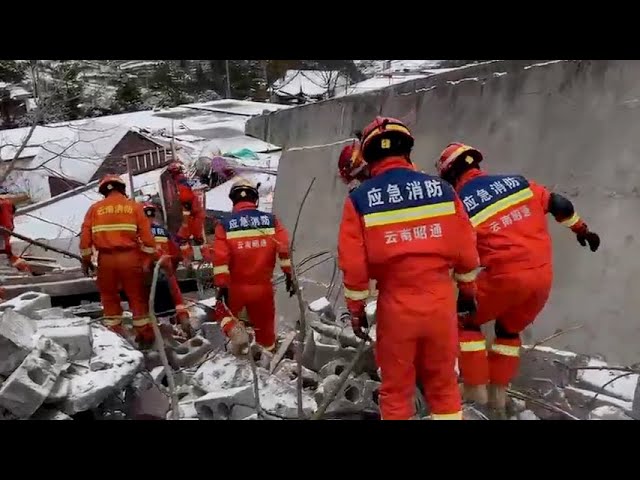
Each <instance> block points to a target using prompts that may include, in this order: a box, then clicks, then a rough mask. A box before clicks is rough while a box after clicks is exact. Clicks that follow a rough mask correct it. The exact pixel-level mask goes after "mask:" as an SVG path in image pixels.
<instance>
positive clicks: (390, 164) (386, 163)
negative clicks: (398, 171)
mask: <svg viewBox="0 0 640 480" xmlns="http://www.w3.org/2000/svg"><path fill="white" fill-rule="evenodd" d="M394 168H404V169H406V170H415V167H414V166H413V164H412V163H410V162H408V161H407V159H406V158H405V157H400V156H393V157H387V158H385V159H383V160H379V161H378V162H375V163H374V164H373V165H371V176H372V177H375V176H378V175H382V174H383V173H385V172H387V171H389V170H392V169H394Z"/></svg>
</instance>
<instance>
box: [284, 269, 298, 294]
mask: <svg viewBox="0 0 640 480" xmlns="http://www.w3.org/2000/svg"><path fill="white" fill-rule="evenodd" d="M284 281H285V285H286V289H287V293H288V294H289V298H291V297H293V296H294V295H295V294H296V293H297V291H298V289H297V288H296V286H295V285H294V283H293V277H292V276H291V274H290V273H285V274H284Z"/></svg>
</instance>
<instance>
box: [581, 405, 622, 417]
mask: <svg viewBox="0 0 640 480" xmlns="http://www.w3.org/2000/svg"><path fill="white" fill-rule="evenodd" d="M587 419H588V420H633V419H632V418H631V417H630V416H628V415H627V414H625V413H624V411H623V410H622V409H620V408H618V407H613V406H602V407H598V408H596V409H594V410H592V411H591V412H590V413H589V417H588V418H587Z"/></svg>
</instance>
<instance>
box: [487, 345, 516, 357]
mask: <svg viewBox="0 0 640 480" xmlns="http://www.w3.org/2000/svg"><path fill="white" fill-rule="evenodd" d="M491 351H493V352H495V353H498V354H500V355H504V356H505V357H519V356H520V347H514V346H512V345H501V344H499V343H494V344H493V345H492V346H491Z"/></svg>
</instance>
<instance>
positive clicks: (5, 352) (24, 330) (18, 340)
mask: <svg viewBox="0 0 640 480" xmlns="http://www.w3.org/2000/svg"><path fill="white" fill-rule="evenodd" d="M35 333H36V326H35V322H32V321H31V320H30V319H29V318H27V317H25V316H24V315H22V314H20V313H17V312H16V311H14V310H7V311H5V312H4V313H2V315H1V316H0V375H4V376H8V375H10V374H11V372H13V371H14V370H15V369H16V368H18V366H19V365H20V364H21V363H22V362H23V361H24V359H25V358H26V357H27V355H29V353H30V352H31V350H33V348H34V346H35V339H34V334H35Z"/></svg>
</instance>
